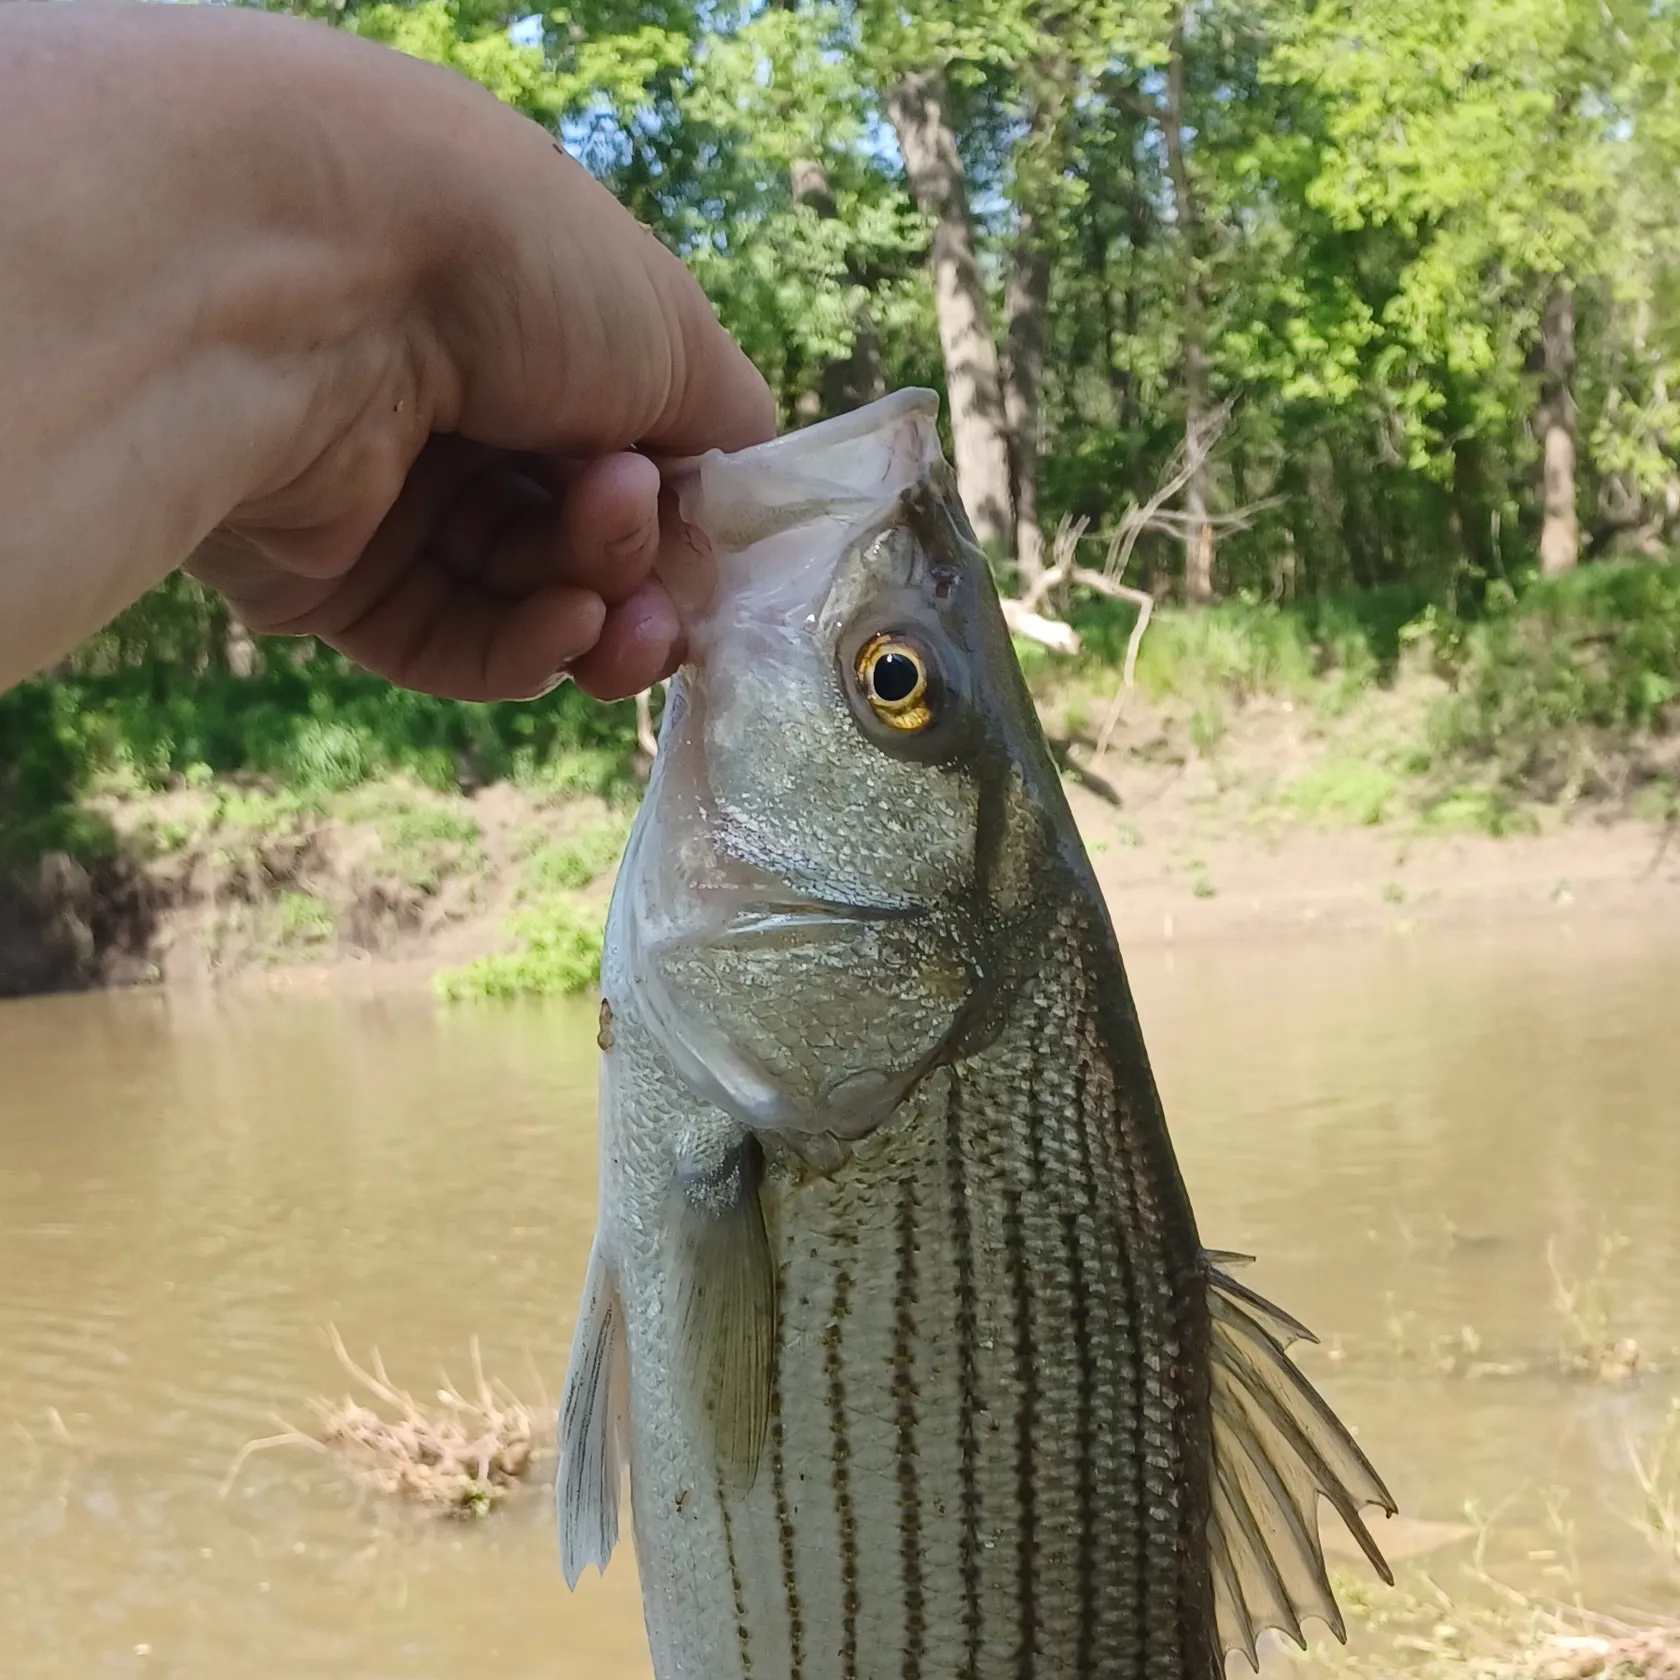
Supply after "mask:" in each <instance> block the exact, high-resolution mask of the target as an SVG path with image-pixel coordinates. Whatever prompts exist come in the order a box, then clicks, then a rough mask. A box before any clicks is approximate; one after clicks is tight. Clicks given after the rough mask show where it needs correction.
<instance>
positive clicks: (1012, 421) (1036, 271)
mask: <svg viewBox="0 0 1680 1680" xmlns="http://www.w3.org/2000/svg"><path fill="white" fill-rule="evenodd" d="M1049 304H1050V254H1049V252H1047V251H1046V250H1045V249H1044V246H1043V243H1042V242H1041V241H1040V239H1039V238H1038V227H1037V217H1036V216H1035V215H1034V214H1033V213H1032V211H1030V210H1027V209H1025V208H1023V209H1022V210H1021V212H1020V229H1019V234H1018V238H1017V242H1016V246H1015V257H1014V261H1013V263H1012V264H1011V266H1010V270H1009V288H1008V295H1007V305H1008V311H1009V375H1008V379H1007V381H1006V383H1005V385H1004V392H1003V397H1004V411H1005V415H1006V417H1007V419H1008V422H1009V443H1010V449H1011V452H1012V457H1013V467H1014V470H1013V472H1012V474H1011V482H1012V483H1013V485H1014V489H1015V563H1016V565H1017V566H1018V567H1019V568H1020V573H1021V582H1022V584H1023V586H1024V585H1028V584H1031V583H1033V582H1035V581H1036V580H1037V579H1038V578H1039V577H1041V576H1042V575H1043V572H1044V529H1043V527H1042V526H1041V525H1040V524H1039V522H1038V447H1039V435H1040V432H1041V431H1042V412H1041V408H1040V401H1039V398H1040V393H1041V392H1042V390H1043V386H1044V340H1045V318H1046V315H1047V314H1048V311H1049Z"/></svg>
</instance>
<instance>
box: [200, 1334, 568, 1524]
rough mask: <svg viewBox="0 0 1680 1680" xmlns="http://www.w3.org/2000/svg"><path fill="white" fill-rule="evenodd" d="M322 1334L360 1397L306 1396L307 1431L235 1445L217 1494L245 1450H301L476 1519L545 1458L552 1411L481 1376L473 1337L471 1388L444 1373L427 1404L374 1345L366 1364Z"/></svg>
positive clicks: (378, 1486)
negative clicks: (311, 1420)
mask: <svg viewBox="0 0 1680 1680" xmlns="http://www.w3.org/2000/svg"><path fill="white" fill-rule="evenodd" d="M329 1334H330V1336H331V1338H332V1347H333V1352H334V1353H335V1354H336V1355H337V1356H338V1361H339V1364H340V1365H342V1366H343V1368H344V1370H345V1372H346V1373H347V1374H348V1375H349V1376H350V1378H351V1379H352V1380H353V1381H354V1382H355V1384H356V1385H357V1386H358V1387H359V1388H360V1389H361V1390H362V1391H363V1393H364V1395H365V1397H366V1398H365V1399H358V1398H356V1397H355V1396H354V1395H349V1394H347V1395H345V1396H343V1397H342V1398H340V1399H336V1400H329V1399H319V1400H312V1401H311V1402H310V1409H311V1411H313V1412H314V1414H315V1424H316V1428H315V1431H314V1432H309V1431H305V1430H302V1429H298V1428H295V1427H294V1426H293V1425H291V1424H288V1423H286V1422H285V1420H284V1419H277V1420H276V1421H277V1422H278V1423H280V1425H281V1429H280V1432H279V1433H278V1434H276V1435H269V1436H265V1437H264V1438H263V1439H262V1440H259V1441H251V1442H249V1443H247V1444H246V1446H245V1447H243V1448H242V1449H241V1450H240V1453H239V1456H238V1457H237V1458H236V1459H235V1460H234V1462H233V1465H232V1467H231V1468H230V1469H229V1471H228V1475H227V1480H226V1481H225V1482H224V1483H223V1489H222V1491H223V1493H224V1494H225V1493H226V1492H227V1491H228V1489H229V1488H231V1487H232V1485H233V1482H234V1479H235V1478H236V1477H237V1476H238V1474H239V1472H240V1470H241V1469H242V1468H243V1466H244V1464H245V1462H246V1460H247V1459H248V1458H250V1457H251V1455H252V1454H253V1453H256V1452H262V1451H265V1450H267V1449H269V1448H271V1447H287V1446H290V1447H306V1448H308V1449H310V1450H311V1451H313V1452H317V1453H321V1454H324V1455H326V1456H328V1457H330V1458H331V1459H333V1461H334V1462H336V1463H337V1464H339V1465H340V1466H341V1467H342V1468H343V1469H344V1470H345V1471H346V1473H347V1474H348V1475H349V1476H350V1478H351V1480H352V1481H354V1482H355V1483H356V1484H357V1485H358V1486H359V1487H363V1488H367V1489H370V1490H372V1491H374V1492H376V1493H382V1494H388V1495H392V1496H395V1497H398V1498H401V1499H405V1500H408V1501H410V1502H412V1503H415V1504H418V1505H422V1506H425V1507H427V1508H429V1509H431V1510H435V1511H439V1512H441V1513H443V1514H446V1515H454V1516H482V1515H483V1514H485V1513H486V1512H488V1511H490V1510H492V1509H493V1508H494V1507H495V1506H496V1505H498V1504H500V1503H501V1501H502V1500H503V1499H505V1498H506V1497H507V1495H508V1494H509V1493H511V1492H512V1491H513V1490H514V1488H515V1487H516V1486H517V1485H518V1484H519V1483H520V1482H521V1481H522V1480H523V1479H524V1478H525V1477H526V1476H527V1475H528V1474H529V1472H530V1470H531V1469H532V1467H533V1465H535V1464H536V1463H537V1462H539V1461H540V1460H541V1459H542V1458H544V1457H545V1456H546V1455H547V1452H548V1450H549V1448H548V1441H549V1440H550V1439H551V1438H552V1435H553V1428H552V1423H553V1409H552V1408H551V1407H549V1406H547V1405H546V1404H545V1405H544V1406H542V1407H540V1408H537V1409H533V1408H531V1407H529V1406H527V1405H526V1404H525V1403H524V1402H523V1401H521V1400H519V1399H518V1398H516V1397H515V1396H514V1395H513V1394H512V1393H510V1392H509V1391H508V1390H507V1389H506V1388H505V1387H504V1386H503V1385H501V1384H500V1383H492V1382H490V1381H488V1380H487V1379H486V1377H485V1375H484V1366H483V1361H482V1360H481V1358H480V1356H479V1348H478V1341H477V1338H476V1337H475V1338H474V1340H473V1343H472V1363H473V1383H472V1387H471V1391H470V1392H468V1393H462V1392H461V1391H460V1390H459V1389H457V1388H456V1387H455V1386H454V1384H453V1383H450V1382H448V1381H447V1380H446V1381H445V1383H444V1385H443V1386H442V1387H441V1388H439V1389H438V1390H437V1391H436V1397H435V1401H434V1403H432V1404H429V1405H428V1404H424V1403H422V1402H421V1401H419V1400H417V1399H416V1398H415V1397H414V1396H413V1395H412V1394H410V1393H409V1392H408V1391H407V1390H406V1389H403V1388H399V1387H398V1386H397V1384H396V1383H394V1382H393V1381H392V1380H391V1377H390V1375H389V1374H388V1373H387V1371H386V1369H385V1362H384V1360H383V1359H382V1358H381V1357H380V1355H379V1353H378V1351H377V1350H375V1352H374V1355H373V1368H372V1369H371V1370H368V1369H365V1368H364V1367H362V1366H361V1365H358V1364H357V1363H356V1361H355V1360H354V1359H352V1358H351V1357H350V1355H349V1353H348V1352H347V1351H346V1349H345V1346H344V1342H343V1340H342V1339H341V1337H340V1336H339V1334H338V1331H337V1330H336V1329H335V1330H331V1331H330V1332H329ZM369 1402H372V1404H370V1403H369Z"/></svg>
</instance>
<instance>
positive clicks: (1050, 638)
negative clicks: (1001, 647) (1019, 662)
mask: <svg viewBox="0 0 1680 1680" xmlns="http://www.w3.org/2000/svg"><path fill="white" fill-rule="evenodd" d="M1002 606H1003V622H1004V623H1005V624H1006V625H1008V626H1009V633H1010V635H1012V636H1019V637H1020V638H1021V639H1022V640H1023V641H1027V642H1037V643H1038V644H1039V646H1040V647H1047V648H1049V649H1050V651H1051V652H1052V653H1066V654H1075V653H1078V652H1079V648H1080V641H1079V632H1078V631H1077V630H1075V629H1074V627H1073V626H1072V625H1071V624H1066V623H1064V622H1063V621H1062V620H1061V619H1059V618H1046V617H1045V616H1044V614H1042V613H1037V612H1033V611H1032V610H1031V609H1030V608H1028V607H1025V606H1023V605H1022V604H1021V603H1020V602H1019V601H1012V600H1009V599H1008V598H1007V597H1005V599H1004V600H1003V602H1002Z"/></svg>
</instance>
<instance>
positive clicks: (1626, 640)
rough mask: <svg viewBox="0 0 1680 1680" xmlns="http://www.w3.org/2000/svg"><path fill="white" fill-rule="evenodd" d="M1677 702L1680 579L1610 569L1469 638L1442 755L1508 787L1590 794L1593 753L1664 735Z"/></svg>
mask: <svg viewBox="0 0 1680 1680" xmlns="http://www.w3.org/2000/svg"><path fill="white" fill-rule="evenodd" d="M1676 696H1680V568H1675V567H1672V566H1667V565H1651V564H1636V563H1616V564H1604V565H1598V566H1591V567H1587V568H1584V569H1582V570H1581V571H1579V572H1577V573H1574V574H1573V575H1571V576H1568V577H1564V578H1560V579H1557V580H1553V581H1550V582H1545V583H1541V584H1537V585H1536V586H1535V587H1534V588H1532V589H1530V590H1529V591H1528V592H1527V593H1526V594H1524V595H1523V596H1522V597H1521V599H1520V600H1519V601H1517V602H1516V603H1515V604H1514V605H1511V606H1509V607H1507V608H1505V609H1504V610H1503V611H1500V612H1497V613H1496V614H1494V615H1493V616H1491V617H1489V618H1488V619H1487V620H1486V621H1485V622H1484V623H1481V624H1479V625H1477V626H1475V627H1474V628H1473V630H1472V631H1471V632H1470V633H1469V634H1468V635H1467V636H1466V638H1465V640H1464V644H1463V653H1462V669H1461V672H1460V675H1459V680H1458V685H1457V693H1456V695H1455V696H1454V698H1453V700H1452V701H1451V702H1450V703H1449V704H1448V705H1447V706H1445V707H1444V708H1443V709H1442V711H1441V712H1440V714H1439V715H1438V718H1437V722H1436V732H1435V747H1436V750H1437V752H1438V753H1440V754H1442V755H1444V756H1448V757H1452V756H1459V757H1466V758H1470V759H1475V760H1481V761H1484V762H1485V763H1486V764H1487V765H1488V766H1489V767H1490V770H1491V771H1492V773H1493V774H1494V775H1495V776H1496V777H1497V779H1498V780H1499V781H1500V782H1502V783H1504V784H1505V785H1507V786H1525V787H1530V788H1533V789H1535V790H1536V791H1539V792H1542V793H1546V794H1553V795H1555V794H1560V793H1561V794H1568V793H1572V792H1576V793H1578V792H1581V791H1583V790H1585V789H1587V788H1589V787H1590V786H1591V784H1592V782H1593V780H1594V776H1595V770H1594V760H1595V751H1596V749H1597V748H1599V747H1601V746H1602V745H1603V744H1604V742H1605V740H1606V739H1607V738H1609V739H1614V740H1621V741H1626V740H1629V739H1637V738H1639V737H1648V736H1650V735H1652V734H1654V733H1656V732H1659V731H1662V730H1663V729H1665V728H1666V727H1667V726H1668V724H1669V721H1670V719H1671V717H1672V715H1673V702H1674V700H1675V698H1676Z"/></svg>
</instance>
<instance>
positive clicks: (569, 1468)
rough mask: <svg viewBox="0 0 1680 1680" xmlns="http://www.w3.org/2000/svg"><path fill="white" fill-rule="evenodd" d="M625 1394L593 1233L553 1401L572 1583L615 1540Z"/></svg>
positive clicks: (621, 1349) (611, 1291)
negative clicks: (561, 1393)
mask: <svg viewBox="0 0 1680 1680" xmlns="http://www.w3.org/2000/svg"><path fill="white" fill-rule="evenodd" d="M629 1401H630V1369H629V1342H628V1339H627V1337H626V1335H625V1326H624V1307H623V1305H622V1303H621V1302H620V1300H619V1296H618V1289H617V1287H616V1285H615V1284H614V1282H613V1278H612V1273H611V1271H610V1269H609V1268H608V1266H607V1263H606V1261H605V1259H604V1258H603V1257H602V1254H601V1247H600V1242H599V1239H597V1241H596V1244H595V1247H594V1248H593V1249H592V1250H591V1251H590V1255H589V1270H588V1273H587V1274H586V1276H585V1279H584V1285H583V1305H582V1309H581V1310H580V1312H579V1314H578V1325H577V1332H576V1334H575V1336H574V1337H573V1339H572V1358H571V1364H570V1366H569V1367H568V1368H567V1371H566V1392H565V1398H564V1400H563V1401H562V1402H561V1407H560V1429H559V1437H560V1440H559V1445H560V1469H559V1473H558V1476H557V1479H556V1486H555V1496H556V1503H557V1505H558V1507H559V1513H560V1566H561V1569H562V1571H563V1572H564V1574H565V1577H566V1585H567V1586H568V1587H573V1588H575V1587H576V1586H577V1584H578V1582H579V1580H581V1579H582V1577H583V1572H584V1570H585V1569H587V1568H588V1567H589V1565H590V1564H594V1565H595V1567H596V1568H597V1569H600V1570H602V1571H605V1569H606V1567H607V1563H608V1561H609V1560H610V1559H611V1557H612V1554H613V1548H614V1547H615V1546H616V1545H617V1544H618V1503H619V1496H620V1494H621V1492H622V1490H623V1486H624V1465H625V1441H626V1437H627V1435H628V1421H629V1420H628V1412H629Z"/></svg>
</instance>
